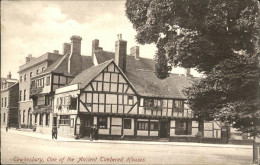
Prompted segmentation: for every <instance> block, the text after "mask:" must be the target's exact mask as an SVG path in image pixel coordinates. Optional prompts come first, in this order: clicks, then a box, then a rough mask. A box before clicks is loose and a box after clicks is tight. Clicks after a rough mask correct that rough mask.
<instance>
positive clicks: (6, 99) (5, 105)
mask: <svg viewBox="0 0 260 165" xmlns="http://www.w3.org/2000/svg"><path fill="white" fill-rule="evenodd" d="M6 102H7V98H6V97H5V107H6Z"/></svg>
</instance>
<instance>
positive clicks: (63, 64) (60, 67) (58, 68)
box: [36, 53, 94, 77]
mask: <svg viewBox="0 0 260 165" xmlns="http://www.w3.org/2000/svg"><path fill="white" fill-rule="evenodd" d="M69 55H70V53H68V54H66V55H64V56H62V57H61V58H60V59H59V60H57V61H56V62H54V63H53V64H52V65H50V66H49V67H48V68H47V69H45V70H44V71H43V72H42V73H40V74H39V75H43V74H47V73H60V74H64V75H66V76H75V75H71V74H69V73H68V58H69ZM81 57H82V70H84V69H86V68H89V67H91V66H93V65H94V64H93V60H92V57H91V56H81ZM39 75H37V76H36V77H38V76H39Z"/></svg>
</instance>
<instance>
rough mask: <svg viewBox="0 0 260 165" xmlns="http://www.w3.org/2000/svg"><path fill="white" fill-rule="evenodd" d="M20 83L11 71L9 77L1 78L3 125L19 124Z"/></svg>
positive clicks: (12, 125) (15, 125)
mask: <svg viewBox="0 0 260 165" xmlns="http://www.w3.org/2000/svg"><path fill="white" fill-rule="evenodd" d="M18 91H19V85H18V80H17V79H12V75H11V72H9V74H8V75H7V78H1V126H2V127H6V126H10V127H17V126H18V97H19V92H18Z"/></svg>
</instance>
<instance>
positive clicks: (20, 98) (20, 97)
mask: <svg viewBox="0 0 260 165" xmlns="http://www.w3.org/2000/svg"><path fill="white" fill-rule="evenodd" d="M19 100H20V101H22V91H20V95H19Z"/></svg>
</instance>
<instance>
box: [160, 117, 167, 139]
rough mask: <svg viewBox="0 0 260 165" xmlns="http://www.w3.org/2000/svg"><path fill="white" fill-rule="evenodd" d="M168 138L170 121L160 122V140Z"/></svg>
mask: <svg viewBox="0 0 260 165" xmlns="http://www.w3.org/2000/svg"><path fill="white" fill-rule="evenodd" d="M167 137H168V121H161V122H160V138H167Z"/></svg>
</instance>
